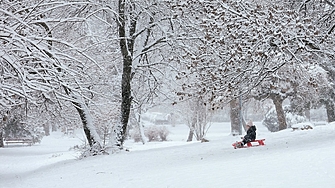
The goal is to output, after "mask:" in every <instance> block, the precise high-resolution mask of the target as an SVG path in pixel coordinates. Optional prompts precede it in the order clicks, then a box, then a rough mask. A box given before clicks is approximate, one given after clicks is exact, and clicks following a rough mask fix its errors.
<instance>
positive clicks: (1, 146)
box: [0, 130, 5, 148]
mask: <svg viewBox="0 0 335 188" xmlns="http://www.w3.org/2000/svg"><path fill="white" fill-rule="evenodd" d="M2 135H3V131H2V130H0V148H3V147H5V144H4V143H3V136H2Z"/></svg>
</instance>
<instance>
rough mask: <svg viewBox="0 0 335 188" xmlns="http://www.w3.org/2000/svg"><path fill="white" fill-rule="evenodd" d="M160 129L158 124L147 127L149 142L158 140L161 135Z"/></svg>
mask: <svg viewBox="0 0 335 188" xmlns="http://www.w3.org/2000/svg"><path fill="white" fill-rule="evenodd" d="M158 131H159V129H158V127H157V126H150V127H147V128H145V130H144V135H145V136H146V137H148V139H149V142H152V141H158V137H159V136H158V135H159V134H158Z"/></svg>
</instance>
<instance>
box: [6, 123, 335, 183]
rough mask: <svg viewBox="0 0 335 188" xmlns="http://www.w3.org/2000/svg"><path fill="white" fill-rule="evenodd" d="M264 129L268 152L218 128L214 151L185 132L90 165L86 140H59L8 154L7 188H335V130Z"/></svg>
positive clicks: (217, 125) (224, 125) (133, 145)
mask: <svg viewBox="0 0 335 188" xmlns="http://www.w3.org/2000/svg"><path fill="white" fill-rule="evenodd" d="M256 126H257V127H258V131H257V134H258V138H266V141H265V143H266V146H262V147H253V148H246V149H236V150H234V149H233V147H232V146H231V144H232V143H233V142H235V141H236V140H239V139H238V137H232V136H230V135H229V123H214V124H213V125H212V127H211V129H210V130H209V132H208V135H207V139H209V140H210V142H208V143H200V142H191V143H187V142H185V139H186V137H187V133H188V132H187V131H188V130H187V127H186V126H183V125H178V126H177V127H169V129H170V131H171V134H170V136H169V139H170V141H168V142H154V143H147V144H146V145H142V144H138V143H133V142H132V141H128V142H127V143H126V146H127V147H128V148H129V149H130V152H121V153H118V154H114V155H109V156H97V157H90V158H86V159H83V160H77V159H76V156H77V155H78V153H75V151H73V150H71V151H69V150H68V149H69V147H70V146H73V145H76V144H79V143H80V142H81V138H82V135H80V134H77V137H75V138H69V137H66V136H62V135H61V134H60V133H54V134H53V135H52V136H51V137H47V138H45V139H44V140H43V141H42V143H41V144H40V145H35V146H32V147H10V148H3V149H0V160H1V161H3V162H4V163H3V162H2V163H1V164H0V169H1V171H0V187H1V188H2V187H17V188H26V187H34V188H49V187H60V188H67V187H69V188H70V187H71V188H74V187H80V188H89V187H90V188H91V187H96V188H105V187H106V188H110V187H143V188H149V187H153V188H154V187H155V188H156V187H170V188H173V187H183V188H184V187H257V188H260V187H285V188H286V187H323V188H327V187H329V188H330V187H335V160H334V159H335V156H334V154H335V152H334V151H335V150H334V149H335V123H333V124H328V125H326V126H316V127H314V129H312V130H299V131H292V130H284V131H281V132H277V133H270V132H268V131H267V130H266V129H265V128H264V127H262V125H261V124H260V123H256ZM78 135H79V136H78Z"/></svg>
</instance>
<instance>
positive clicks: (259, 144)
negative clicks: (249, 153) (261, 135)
mask: <svg viewBox="0 0 335 188" xmlns="http://www.w3.org/2000/svg"><path fill="white" fill-rule="evenodd" d="M264 141H265V139H258V140H254V141H251V142H248V143H247V144H246V145H245V146H242V144H241V142H235V143H233V144H232V146H233V147H234V149H236V148H248V147H254V146H264V145H265V144H264ZM252 143H258V144H257V145H253V144H252Z"/></svg>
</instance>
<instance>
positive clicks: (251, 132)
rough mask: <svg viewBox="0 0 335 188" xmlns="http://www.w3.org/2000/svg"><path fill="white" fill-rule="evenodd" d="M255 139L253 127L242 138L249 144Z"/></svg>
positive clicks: (254, 128)
mask: <svg viewBox="0 0 335 188" xmlns="http://www.w3.org/2000/svg"><path fill="white" fill-rule="evenodd" d="M255 139H256V126H255V125H253V126H251V127H250V128H249V129H248V130H247V135H245V136H244V140H245V141H246V142H250V141H253V140H255Z"/></svg>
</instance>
